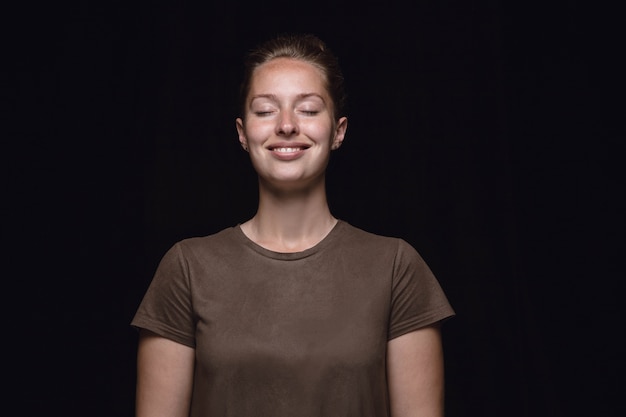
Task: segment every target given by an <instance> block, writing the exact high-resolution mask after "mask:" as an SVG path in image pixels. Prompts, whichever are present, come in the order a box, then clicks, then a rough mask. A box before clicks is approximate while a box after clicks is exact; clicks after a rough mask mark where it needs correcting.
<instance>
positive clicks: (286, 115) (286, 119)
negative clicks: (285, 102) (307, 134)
mask: <svg viewBox="0 0 626 417" xmlns="http://www.w3.org/2000/svg"><path fill="white" fill-rule="evenodd" d="M276 133H277V134H278V135H282V136H291V135H296V134H298V123H297V120H296V116H295V115H294V114H293V113H292V112H289V111H283V112H281V114H280V118H279V120H278V124H277V125H276Z"/></svg>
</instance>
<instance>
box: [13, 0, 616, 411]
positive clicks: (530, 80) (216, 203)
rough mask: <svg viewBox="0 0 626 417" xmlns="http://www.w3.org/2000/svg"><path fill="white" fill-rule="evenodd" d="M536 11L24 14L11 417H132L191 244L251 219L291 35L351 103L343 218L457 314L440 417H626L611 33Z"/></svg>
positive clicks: (361, 8) (255, 8) (103, 6)
mask: <svg viewBox="0 0 626 417" xmlns="http://www.w3.org/2000/svg"><path fill="white" fill-rule="evenodd" d="M518 3H519V4H516V5H510V4H508V3H507V2H497V1H439V2H435V1H432V2H421V3H419V4H413V5H411V6H404V7H394V6H392V4H391V3H389V4H380V3H377V4H375V5H369V4H368V3H362V4H359V5H358V7H357V6H351V7H348V6H347V5H343V4H342V3H341V2H339V3H333V4H325V3H315V4H311V3H307V4H293V3H290V4H288V3H284V4H282V3H259V4H256V3H249V4H246V3H241V4H239V3H237V2H230V3H223V4H221V3H209V2H189V1H188V2H169V3H168V2H161V3H157V2H148V1H125V2H120V1H118V2H116V1H109V2H102V3H96V2H89V3H87V2H85V3H76V4H72V3H54V2H50V3H46V4H42V5H38V4H24V5H23V6H21V7H20V8H19V10H18V9H12V10H7V12H6V14H5V16H4V18H5V20H7V23H9V25H5V28H8V30H7V31H6V32H7V33H6V35H5V36H4V43H5V48H4V52H3V54H4V57H5V64H4V65H3V67H4V70H3V73H4V74H5V75H6V76H5V77H3V78H4V79H5V83H4V84H5V87H4V90H5V94H3V96H4V97H5V98H6V99H7V100H6V104H8V106H7V107H6V111H4V112H3V113H4V117H3V119H4V120H5V123H4V125H5V126H6V127H7V128H8V134H7V135H6V136H5V141H4V142H5V143H6V145H5V151H4V152H3V158H2V159H3V165H4V167H5V169H4V173H5V175H4V179H5V181H6V185H5V187H4V188H5V195H7V196H8V198H6V199H5V200H4V201H5V202H4V204H3V207H4V210H3V212H4V214H5V216H4V222H3V223H4V226H3V228H4V230H5V231H6V232H8V234H6V235H5V236H6V239H3V240H5V242H6V243H7V246H8V247H9V249H8V250H5V251H4V254H5V265H6V268H5V270H6V271H7V273H6V275H5V283H6V285H5V291H3V294H4V298H5V303H4V306H5V309H6V313H5V326H4V330H5V334H4V340H5V344H7V345H8V347H9V353H7V354H6V355H5V361H6V362H7V369H8V370H10V371H11V372H9V373H6V374H5V378H7V381H8V382H9V391H8V392H9V394H10V395H9V400H14V401H15V404H16V409H15V411H14V412H12V415H16V416H17V415H40V414H43V413H45V414H50V413H51V414H53V415H63V416H70V415H80V416H131V415H132V414H133V401H134V397H133V396H134V383H135V368H134V367H135V363H134V361H135V348H136V334H135V332H134V331H133V330H132V329H131V328H130V326H129V322H130V320H131V318H132V316H133V314H134V311H135V309H136V308H137V306H138V303H139V301H140V300H141V297H142V295H143V292H144V291H145V289H146V287H147V285H148V283H149V281H150V279H151V277H152V273H153V272H154V269H155V268H156V265H157V263H158V261H159V259H160V257H161V256H162V255H163V253H164V251H165V250H166V249H167V248H168V247H169V246H170V245H171V244H172V243H173V242H175V241H176V240H178V239H182V238H185V237H189V236H198V235H205V234H210V233H214V232H216V231H218V230H221V229H222V228H225V227H229V226H232V225H234V224H236V223H238V222H241V221H244V220H246V219H247V218H249V217H250V216H252V215H253V213H254V210H255V208H256V206H255V204H256V179H255V175H254V172H253V171H252V168H251V167H250V164H249V162H248V160H247V155H246V154H245V153H244V152H243V151H241V149H240V148H239V146H238V143H237V137H236V131H235V124H234V119H235V117H236V114H235V98H236V91H237V86H238V81H239V75H240V72H239V71H240V64H241V58H242V55H243V53H244V52H245V51H246V50H247V49H248V48H250V47H252V46H253V45H254V44H255V43H256V42H257V41H259V40H261V39H264V38H265V37H267V36H268V35H271V34H274V33H277V32H283V31H292V30H293V31H296V30H297V31H308V32H314V33H316V34H318V35H320V36H321V37H322V38H323V39H325V40H326V41H327V43H328V44H329V45H330V47H331V49H333V50H334V51H335V52H336V53H337V54H338V55H339V57H340V60H341V64H342V66H343V68H344V72H345V75H346V79H347V83H348V85H347V87H348V94H349V104H350V107H349V113H348V115H349V121H350V122H349V129H348V134H347V138H346V141H345V143H344V146H343V147H342V148H341V149H340V150H339V151H337V152H336V153H335V154H334V155H333V158H332V161H331V165H330V167H329V175H328V188H329V199H330V204H331V209H332V211H333V213H334V214H335V215H336V216H337V217H340V218H342V219H344V220H346V221H348V222H350V223H352V224H353V225H355V226H358V227H361V228H364V229H367V230H370V231H372V232H376V233H381V234H386V235H393V236H400V237H403V238H405V239H406V240H407V241H409V242H410V243H411V244H413V245H414V246H415V247H416V248H417V249H418V251H419V252H420V253H421V254H422V256H423V257H424V258H425V259H426V260H427V262H428V263H429V265H430V266H431V268H432V269H433V271H434V272H435V274H436V275H437V277H438V278H439V280H440V282H441V284H442V286H443V287H444V289H445V291H446V293H447V294H448V297H449V299H450V301H451V302H452V304H453V306H454V307H455V309H456V311H457V317H456V318H454V319H453V320H451V321H449V322H448V323H446V325H445V327H444V342H445V354H446V384H447V393H446V395H447V396H446V407H447V416H448V417H457V416H458V417H461V416H481V417H487V416H494V417H495V416H498V417H501V416H590V415H593V416H606V417H610V416H621V415H624V411H625V407H624V402H623V400H622V399H621V396H622V392H623V390H624V388H625V384H624V382H625V381H624V372H625V371H626V370H625V366H624V364H625V361H626V360H625V359H624V351H625V349H624V348H625V346H624V333H625V331H624V325H623V310H622V308H621V298H622V297H623V294H624V289H625V286H624V283H623V279H624V268H623V266H622V259H623V253H624V181H623V179H622V178H621V176H620V173H621V171H622V170H621V165H622V159H623V155H624V145H623V141H624V139H625V137H624V130H623V121H624V115H625V114H624V96H623V94H622V92H621V82H622V80H621V79H622V76H623V75H622V73H621V70H620V65H619V64H620V55H623V51H621V50H620V45H621V42H620V40H619V39H620V38H619V36H618V35H619V33H618V32H619V26H618V18H617V16H618V14H617V11H615V10H610V9H607V8H603V7H602V6H600V5H598V4H596V5H594V6H589V5H587V4H584V3H582V2H575V1H574V2H568V3H566V4H558V3H555V2H552V3H549V4H540V5H539V4H538V5H533V4H532V3H528V2H518ZM546 3H547V2H546ZM3 234H5V233H4V232H3Z"/></svg>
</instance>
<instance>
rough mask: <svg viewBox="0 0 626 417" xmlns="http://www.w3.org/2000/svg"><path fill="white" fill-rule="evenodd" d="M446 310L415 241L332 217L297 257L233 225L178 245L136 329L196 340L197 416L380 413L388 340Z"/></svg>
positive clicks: (362, 416) (384, 403)
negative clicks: (317, 238) (323, 232)
mask: <svg viewBox="0 0 626 417" xmlns="http://www.w3.org/2000/svg"><path fill="white" fill-rule="evenodd" d="M452 315H454V311H453V310H452V308H451V306H450V304H449V303H448V301H447V299H446V297H445V295H444V293H443V291H442V290H441V287H440V285H439V283H438V282H437V280H436V279H435V277H434V276H433V274H432V273H431V271H430V269H429V268H428V266H427V265H426V264H425V263H424V261H423V260H422V258H421V257H420V256H419V255H418V253H417V252H416V251H415V249H414V248H413V247H411V246H410V245H409V244H408V243H406V242H405V241H404V240H402V239H398V238H390V237H383V236H378V235H374V234H371V233H368V232H365V231H363V230H360V229H358V228H356V227H353V226H351V225H350V224H348V223H346V222H343V221H339V222H338V223H337V225H336V226H335V227H334V228H333V230H332V231H331V232H330V233H329V234H328V235H327V236H326V237H325V238H324V239H323V240H322V241H321V242H320V243H318V244H317V245H316V246H314V247H312V248H310V249H307V250H305V251H302V252H298V253H278V252H273V251H270V250H267V249H265V248H263V247H261V246H259V245H257V244H255V243H254V242H252V241H251V240H250V239H248V238H247V237H246V236H245V235H244V233H243V232H242V231H241V229H240V227H239V226H236V227H231V228H228V229H225V230H223V231H221V232H219V233H216V234H214V235H210V236H206V237H199V238H190V239H186V240H183V241H181V242H179V243H177V244H175V245H174V246H173V247H172V248H171V249H170V250H169V251H168V252H167V253H166V254H165V256H164V257H163V259H162V261H161V263H160V265H159V267H158V269H157V271H156V274H155V276H154V279H153V281H152V283H151V284H150V287H149V288H148V291H147V293H146V295H145V297H144V299H143V301H142V302H141V305H140V307H139V309H138V311H137V313H136V315H135V317H134V319H133V320H132V325H133V326H135V327H138V328H145V329H149V330H151V331H153V332H155V333H157V334H159V335H162V336H164V337H167V338H169V339H172V340H174V341H176V342H179V343H182V344H184V345H187V346H191V347H194V348H195V350H196V365H195V374H194V387H193V397H192V410H191V416H193V417H200V416H202V417H208V416H219V417H226V416H237V417H251V416H254V417H263V416H268V417H282V416H285V417H287V416H288V417H296V416H297V417H309V416H311V417H313V416H316V417H321V416H332V417H342V416H355V417H369V416H372V417H373V416H377V417H379V416H388V415H389V401H388V393H387V382H386V370H385V355H386V346H387V341H388V340H390V339H393V338H394V337H398V336H400V335H402V334H405V333H408V332H411V331H413V330H417V329H419V328H421V327H424V326H427V325H429V324H432V323H435V322H438V321H440V320H443V319H445V318H448V317H450V316H452Z"/></svg>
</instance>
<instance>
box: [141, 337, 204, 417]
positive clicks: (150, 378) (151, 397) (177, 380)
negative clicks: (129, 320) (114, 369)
mask: <svg viewBox="0 0 626 417" xmlns="http://www.w3.org/2000/svg"><path fill="white" fill-rule="evenodd" d="M194 361H195V350H194V349H192V348H190V347H188V346H185V345H181V344H180V343H176V342H174V341H172V340H169V339H166V338H164V337H161V336H158V335H156V334H154V333H152V332H149V331H147V330H141V331H140V335H139V346H138V349H137V400H136V417H187V416H188V415H189V408H190V403H191V390H192V386H193V372H194Z"/></svg>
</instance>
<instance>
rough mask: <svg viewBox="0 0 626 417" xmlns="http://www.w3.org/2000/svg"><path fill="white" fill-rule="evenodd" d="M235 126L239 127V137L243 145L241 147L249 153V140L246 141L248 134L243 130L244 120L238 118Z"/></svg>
mask: <svg viewBox="0 0 626 417" xmlns="http://www.w3.org/2000/svg"><path fill="white" fill-rule="evenodd" d="M235 125H236V126H237V135H239V143H240V144H241V147H242V148H243V150H244V151H246V152H247V151H248V139H246V134H245V132H244V128H243V120H242V119H241V117H238V118H237V120H235Z"/></svg>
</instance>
